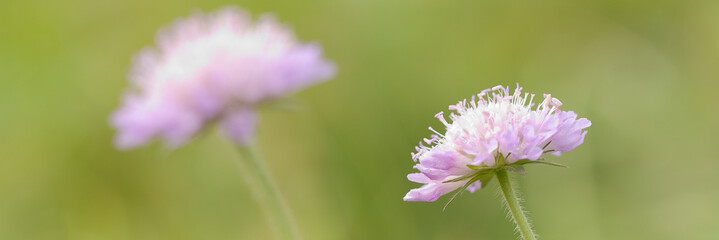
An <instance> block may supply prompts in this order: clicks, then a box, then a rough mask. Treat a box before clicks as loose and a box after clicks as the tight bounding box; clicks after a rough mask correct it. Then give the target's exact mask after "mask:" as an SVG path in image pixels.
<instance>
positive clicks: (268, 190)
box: [238, 145, 301, 240]
mask: <svg viewBox="0 0 719 240" xmlns="http://www.w3.org/2000/svg"><path fill="white" fill-rule="evenodd" d="M238 150H239V152H240V155H241V156H242V159H241V164H242V166H241V167H242V168H243V172H244V174H243V175H245V177H246V178H245V179H246V180H247V181H248V183H249V184H250V186H251V188H252V191H253V192H254V193H255V194H254V195H255V197H256V198H257V200H258V201H259V202H260V204H263V205H264V206H265V215H266V217H267V218H268V220H269V221H270V223H271V225H272V228H273V230H274V232H275V237H276V238H277V239H281V240H299V239H301V237H300V235H299V231H298V230H297V226H296V225H295V221H294V219H293V218H292V214H291V213H290V210H289V208H288V207H287V204H286V203H285V200H284V198H283V197H282V194H280V191H279V188H278V187H277V185H276V184H275V182H274V181H273V180H272V176H271V175H270V171H269V170H268V169H267V166H265V163H264V161H262V159H261V158H260V156H259V154H258V153H257V149H256V148H255V147H254V146H252V145H248V146H242V147H239V148H238Z"/></svg>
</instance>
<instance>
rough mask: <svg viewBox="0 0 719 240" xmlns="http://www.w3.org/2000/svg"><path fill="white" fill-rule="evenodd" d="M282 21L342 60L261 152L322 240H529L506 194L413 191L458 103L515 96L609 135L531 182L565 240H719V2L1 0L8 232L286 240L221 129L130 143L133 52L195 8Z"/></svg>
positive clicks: (545, 232)
mask: <svg viewBox="0 0 719 240" xmlns="http://www.w3.org/2000/svg"><path fill="white" fill-rule="evenodd" d="M225 5H237V6H241V7H243V8H246V9H248V10H249V11H251V12H252V13H254V14H256V16H257V15H259V14H260V13H264V12H272V13H274V14H275V15H276V16H278V17H279V19H280V20H281V21H282V22H285V23H287V24H289V25H291V26H292V27H293V28H294V29H295V30H296V32H297V34H298V36H299V38H300V39H302V40H305V41H317V42H319V43H320V44H322V45H323V46H324V49H325V51H326V55H327V57H328V58H329V59H332V60H333V61H335V62H336V63H337V65H338V66H339V70H340V71H339V74H338V75H337V77H336V78H335V79H334V80H333V81H330V82H327V83H325V84H322V85H318V86H316V87H313V88H310V89H308V90H306V91H303V92H301V93H300V94H298V95H296V96H295V97H296V99H297V100H298V101H299V102H301V110H300V111H295V112H292V111H289V112H288V111H283V110H277V109H265V110H263V111H262V122H261V126H260V128H259V145H260V146H261V150H262V153H263V155H264V157H265V158H266V161H267V162H268V164H269V166H270V168H271V170H272V171H273V174H274V176H275V177H276V180H277V182H278V184H279V186H280V187H281V189H282V191H283V193H284V195H285V197H286V198H287V201H288V202H289V205H290V206H291V208H292V209H293V211H294V214H295V215H296V217H297V221H298V222H299V225H300V227H301V229H302V233H303V235H304V237H305V238H306V239H310V240H314V239H515V235H514V233H513V226H512V224H511V223H510V222H509V221H508V218H507V217H506V214H505V212H504V210H503V207H502V205H501V202H500V198H499V197H498V195H497V190H496V188H497V185H496V183H492V184H490V185H489V186H488V187H487V188H486V189H484V190H482V191H480V192H478V193H475V194H464V195H463V196H461V197H460V198H458V199H457V200H456V201H455V202H454V203H453V204H452V205H451V206H450V207H448V208H447V210H446V211H444V212H443V211H442V206H443V205H444V203H445V202H446V201H447V198H446V197H445V198H442V199H440V201H438V202H436V203H408V202H403V201H402V197H403V196H404V194H405V193H406V192H407V191H408V190H409V189H411V188H415V187H418V185H419V184H415V183H411V182H409V181H407V180H406V178H405V175H406V174H407V173H410V172H412V171H413V169H412V165H413V162H412V160H411V158H410V152H412V151H413V149H414V145H415V144H416V143H417V142H418V141H420V139H421V138H423V137H426V136H428V135H429V134H430V132H429V131H428V130H427V127H428V126H434V127H435V128H440V127H441V124H440V123H439V122H438V121H436V119H435V118H433V115H434V114H435V113H437V112H439V111H443V110H446V107H447V106H448V105H449V104H453V103H455V102H456V101H458V100H460V99H463V98H466V97H469V96H471V95H472V94H475V93H477V92H479V91H480V90H482V89H484V88H489V87H492V86H495V85H498V84H504V85H507V84H509V85H514V84H515V83H517V82H518V83H520V84H521V85H523V86H524V87H525V90H527V91H529V92H534V93H538V94H541V93H552V94H553V96H556V97H558V98H559V99H561V100H562V101H563V102H564V108H565V109H570V110H574V111H576V112H578V113H579V114H580V116H583V117H587V118H589V119H590V120H592V122H593V124H594V125H593V126H592V127H591V128H590V130H589V134H588V135H587V139H586V142H585V144H584V145H582V146H580V147H579V148H578V149H576V150H575V151H573V152H570V153H568V154H565V155H564V156H562V157H561V158H550V159H548V160H550V161H556V162H560V163H563V164H566V165H569V166H570V168H568V169H562V168H553V167H549V166H531V167H529V169H528V174H527V176H526V177H522V178H520V179H518V180H517V181H518V183H519V184H520V185H521V187H522V189H523V190H524V198H525V200H526V207H527V208H528V210H529V211H530V213H531V217H532V219H533V222H534V225H535V228H536V230H537V232H538V233H539V234H540V235H541V236H542V238H543V239H555V240H557V239H583V240H587V239H588V240H592V239H653V240H664V239H694V240H702V239H707V240H709V239H719V232H717V229H719V204H717V202H719V174H717V171H719V170H717V169H718V168H719V161H717V160H718V159H717V156H719V144H718V143H719V141H718V140H717V138H716V136H718V135H719V127H718V125H717V117H719V107H717V98H716V93H717V87H719V83H717V79H719V14H718V13H719V1H712V0H707V1H701V0H698V1H684V0H652V1H641V0H640V1H619V0H609V1H592V0H590V1H565V0H545V1H521V0H508V1H507V0H505V1H493V0H480V1H475V0H471V1H470V0H466V1H426V0H415V1H410V0H399V1H386V0H362V1H360V0H355V1H351V0H315V1H289V0H288V1H277V0H263V1H220V0H209V1H189V0H179V1H170V0H161V1H141V0H128V1H109V0H99V1H98V0H66V1H49V0H46V1H38V0H25V1H23V0H3V1H1V2H0V123H1V124H0V239H33V240H35V239H72V240H75V239H78V240H84V239H87V240H94V239H107V240H113V239H148V240H150V239H152V240H154V239H173V240H174V239H271V238H272V234H271V232H270V230H269V228H268V226H267V223H266V221H265V218H264V217H263V215H262V212H261V211H260V208H259V207H258V206H259V205H258V203H257V202H255V201H254V200H253V197H252V195H251V194H250V192H249V188H248V186H247V185H246V184H245V183H244V181H243V177H242V176H241V175H240V174H239V173H240V172H241V171H240V170H239V169H238V166H237V163H236V162H237V161H238V158H239V156H238V154H237V153H236V152H235V150H234V148H233V146H232V145H231V144H230V143H229V142H228V141H226V140H224V139H222V138H221V137H220V136H218V135H217V134H215V133H214V132H212V133H210V134H207V135H203V136H201V137H199V138H198V139H196V140H195V141H193V142H192V143H190V144H188V145H186V146H184V147H182V148H180V149H177V150H174V151H170V150H167V149H165V148H164V147H163V146H162V145H161V144H154V145H151V146H148V147H144V148H140V149H137V150H133V151H128V152H120V151H117V150H115V149H114V148H113V146H112V137H113V130H112V129H111V128H110V127H109V126H108V123H107V122H108V120H107V119H108V115H109V114H110V113H111V112H112V111H113V109H114V108H116V107H117V106H118V103H119V98H120V95H121V93H122V92H123V91H124V90H126V89H127V86H128V84H127V83H126V79H125V76H126V74H127V72H128V69H129V66H130V59H131V57H132V56H133V55H134V54H135V53H136V52H137V51H138V50H140V49H141V48H143V47H145V46H148V45H151V44H153V39H154V36H155V33H156V31H157V30H158V29H159V28H160V27H162V26H164V25H167V24H169V23H171V22H172V21H173V19H176V18H178V17H185V16H188V15H189V14H190V13H192V12H193V11H197V10H202V11H214V10H216V9H219V8H221V7H222V6H225Z"/></svg>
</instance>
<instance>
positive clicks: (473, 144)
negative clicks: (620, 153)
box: [404, 85, 591, 202]
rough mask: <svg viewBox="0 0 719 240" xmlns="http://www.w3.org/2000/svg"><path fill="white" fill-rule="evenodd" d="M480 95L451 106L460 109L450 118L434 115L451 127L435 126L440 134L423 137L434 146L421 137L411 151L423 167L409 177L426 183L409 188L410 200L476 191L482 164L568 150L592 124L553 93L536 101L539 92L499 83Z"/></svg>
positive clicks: (512, 161) (533, 158) (487, 165)
mask: <svg viewBox="0 0 719 240" xmlns="http://www.w3.org/2000/svg"><path fill="white" fill-rule="evenodd" d="M476 97H477V98H475V96H472V99H471V100H470V101H467V100H466V99H465V100H463V101H460V102H459V103H457V104H456V105H451V106H449V110H453V111H455V112H453V113H451V114H450V115H449V119H450V120H451V123H450V122H448V121H447V120H446V119H445V117H444V115H443V113H442V112H440V113H438V114H437V115H435V117H436V118H438V119H439V120H440V121H441V122H442V123H443V124H444V125H445V126H446V128H447V131H446V132H445V133H444V134H441V133H439V132H437V131H435V130H434V129H432V128H431V127H430V130H432V131H433V132H434V133H435V134H434V135H432V136H431V137H430V138H429V139H427V138H425V139H424V142H425V143H426V144H428V145H429V146H425V145H424V144H423V143H422V142H420V144H419V146H418V147H417V148H416V149H417V152H416V153H412V159H413V160H414V161H415V162H416V163H417V164H416V165H415V166H414V168H416V169H417V170H419V171H420V173H411V174H409V175H407V178H408V179H409V180H410V181H413V182H417V183H423V184H424V186H422V187H420V188H416V189H412V190H411V191H409V193H407V195H406V196H405V197H404V200H405V201H429V202H431V201H435V200H437V199H438V198H439V197H440V196H442V195H444V194H447V193H449V192H451V191H454V190H455V189H458V188H460V187H463V186H465V187H466V188H467V190H469V191H471V192H474V191H475V190H476V189H479V188H480V187H481V186H482V181H480V180H479V177H480V176H478V175H476V173H478V172H479V171H480V170H482V169H492V168H496V167H502V166H505V165H511V164H521V163H525V162H532V161H537V160H538V159H539V158H540V157H542V156H543V155H546V154H551V155H555V156H559V155H560V154H561V153H563V152H569V151H571V150H572V149H574V148H576V147H577V146H579V145H580V144H582V143H583V142H584V136H585V135H586V134H587V132H586V131H584V129H585V128H587V127H589V126H590V125H591V122H590V121H589V120H587V119H586V118H580V119H577V114H575V113H574V112H572V111H568V112H565V111H562V110H559V107H560V106H561V105H562V103H561V102H560V101H559V100H557V99H556V98H553V97H552V96H551V95H549V94H545V95H544V100H543V101H542V102H541V103H540V104H539V105H537V106H536V107H534V104H533V103H532V102H533V100H534V94H531V95H530V94H528V93H524V94H523V93H522V88H520V87H519V85H517V88H516V89H515V90H514V93H513V94H511V95H510V91H509V87H506V88H505V87H502V86H496V87H494V88H491V89H486V90H483V91H482V92H480V93H479V94H477V96H476ZM473 174H474V175H473ZM473 177H477V178H473ZM466 184H468V185H466Z"/></svg>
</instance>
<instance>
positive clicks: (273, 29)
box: [111, 7, 335, 149]
mask: <svg viewBox="0 0 719 240" xmlns="http://www.w3.org/2000/svg"><path fill="white" fill-rule="evenodd" d="M334 73H335V65H334V64H333V63H331V62H329V61H327V60H325V59H324V58H323V56H322V50H321V48H320V47H319V46H318V45H316V44H311V43H310V44H306V43H301V42H299V41H298V40H297V39H295V36H294V34H293V32H292V31H291V30H290V29H288V28H287V27H286V26H284V25H282V24H280V23H278V22H277V21H276V20H275V19H274V18H273V17H272V16H269V15H263V16H262V17H260V19H259V20H258V21H256V22H255V21H253V20H252V19H251V16H250V14H248V13H247V12H245V11H243V10H241V9H238V8H233V7H228V8H225V9H222V10H220V11H218V12H215V13H210V14H202V13H198V14H195V15H193V16H190V17H188V18H186V19H179V20H177V21H175V23H174V24H172V26H170V27H168V28H165V29H162V30H160V31H159V33H158V35H157V47H156V48H148V49H145V50H143V51H141V52H140V53H139V54H138V55H137V56H136V57H135V61H134V64H133V69H132V71H131V73H130V75H129V77H128V78H129V80H130V82H131V83H132V86H133V88H132V90H131V91H129V92H128V93H127V94H126V95H125V97H124V103H123V105H122V107H120V109H119V110H117V111H116V112H115V113H114V114H113V116H112V118H111V125H112V126H113V127H114V128H116V129H117V131H118V132H117V136H116V138H115V144H116V146H117V147H118V148H121V149H128V148H133V147H137V146H140V145H144V144H146V143H148V142H149V141H151V140H152V139H154V138H161V139H163V140H165V142H166V143H167V144H168V145H169V146H171V147H178V146H180V145H182V144H184V143H185V142H187V141H188V140H189V139H191V138H192V137H193V136H194V135H196V134H197V133H198V132H199V131H201V130H202V129H204V128H205V127H206V126H208V125H209V124H211V123H213V122H215V121H217V122H218V124H219V126H220V129H221V131H222V132H224V133H225V134H227V135H228V136H229V138H230V139H232V140H234V141H235V142H237V143H238V144H246V143H247V142H248V141H250V140H251V139H252V138H253V136H254V129H255V123H256V121H257V119H256V112H255V107H256V106H257V105H258V104H259V103H262V102H267V101H272V100H275V99H278V98H282V97H284V96H287V95H289V94H292V93H294V92H296V91H299V90H301V89H303V88H305V87H308V86H310V85H313V84H316V83H319V82H322V81H325V80H327V79H329V78H331V77H332V76H334Z"/></svg>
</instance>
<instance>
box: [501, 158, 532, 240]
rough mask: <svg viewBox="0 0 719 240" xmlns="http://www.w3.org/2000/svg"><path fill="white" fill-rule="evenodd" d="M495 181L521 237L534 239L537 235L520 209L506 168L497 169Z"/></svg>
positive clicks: (527, 239)
mask: <svg viewBox="0 0 719 240" xmlns="http://www.w3.org/2000/svg"><path fill="white" fill-rule="evenodd" d="M497 181H498V182H499V188H500V189H502V196H504V200H505V201H506V202H507V208H508V209H509V213H510V214H512V219H514V223H515V224H517V229H519V233H520V234H521V235H522V239H524V240H536V239H537V236H536V235H535V233H534V230H532V226H531V225H529V220H527V215H526V213H525V212H524V210H523V209H522V205H521V204H519V199H518V198H517V192H516V191H515V189H514V188H512V184H511V183H510V182H509V176H507V170H504V169H501V170H499V171H497Z"/></svg>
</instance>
